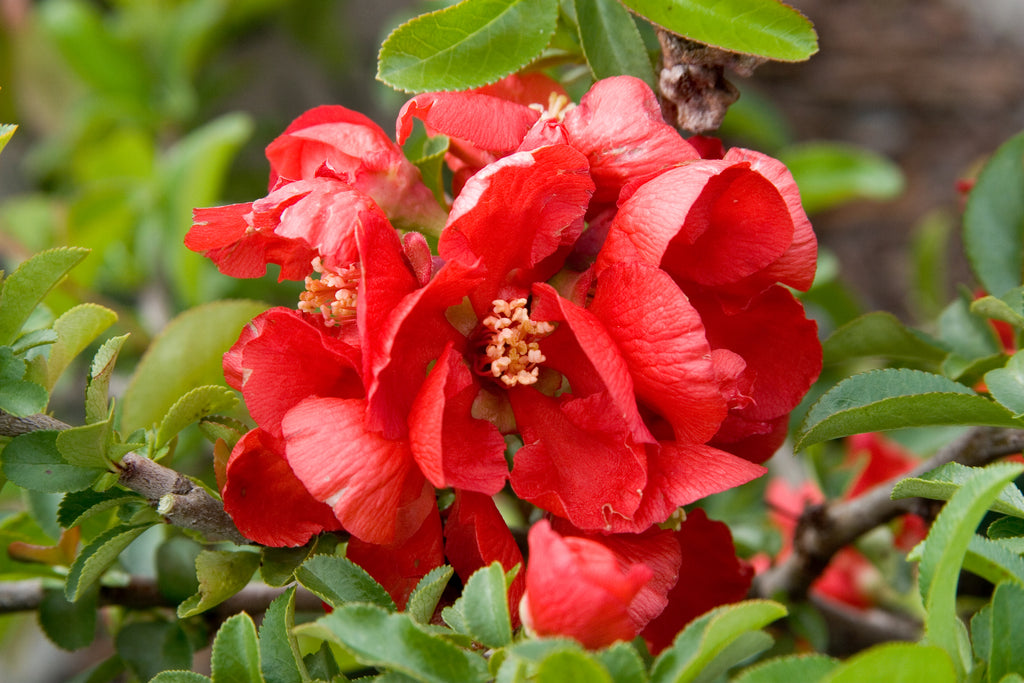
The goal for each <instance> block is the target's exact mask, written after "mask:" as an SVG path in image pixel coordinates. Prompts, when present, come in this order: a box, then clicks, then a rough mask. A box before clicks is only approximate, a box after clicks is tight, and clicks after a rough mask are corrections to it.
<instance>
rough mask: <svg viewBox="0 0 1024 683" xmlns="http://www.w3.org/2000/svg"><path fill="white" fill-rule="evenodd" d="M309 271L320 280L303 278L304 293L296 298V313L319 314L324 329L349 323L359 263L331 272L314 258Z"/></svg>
mask: <svg viewBox="0 0 1024 683" xmlns="http://www.w3.org/2000/svg"><path fill="white" fill-rule="evenodd" d="M313 272H315V273H317V274H318V275H319V276H320V277H319V278H314V277H313V276H312V275H309V276H307V277H306V291H305V292H303V293H302V294H300V295H299V310H300V311H302V312H303V313H320V314H321V315H323V317H324V322H326V323H327V325H328V326H332V325H339V324H341V323H343V322H346V321H349V320H353V319H354V318H355V315H356V288H357V287H358V285H359V277H360V275H361V268H360V267H359V264H358V263H353V264H352V265H349V266H346V267H344V268H341V269H340V270H331V269H329V268H327V267H325V266H324V264H323V263H322V262H321V261H320V257H319V256H317V257H316V258H315V259H313Z"/></svg>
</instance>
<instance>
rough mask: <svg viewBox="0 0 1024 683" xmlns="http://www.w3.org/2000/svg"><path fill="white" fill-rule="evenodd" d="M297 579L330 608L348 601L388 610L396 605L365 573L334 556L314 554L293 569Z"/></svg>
mask: <svg viewBox="0 0 1024 683" xmlns="http://www.w3.org/2000/svg"><path fill="white" fill-rule="evenodd" d="M295 578H296V580H297V581H298V582H299V583H300V584H302V585H303V586H304V587H305V588H306V589H307V590H308V591H309V592H310V593H313V594H314V595H316V596H317V597H318V598H320V599H321V600H323V601H324V602H326V603H327V604H328V605H330V606H331V607H335V608H338V607H341V606H342V605H344V604H345V603H348V602H368V603H372V604H375V605H379V606H381V607H383V608H385V609H388V610H394V609H395V602H394V600H392V599H391V596H390V595H388V592H387V591H386V590H384V588H383V586H381V585H380V584H379V583H377V582H376V581H375V580H374V579H373V577H372V576H370V575H369V574H367V573H366V570H365V569H363V568H362V567H360V566H359V565H357V564H356V563H355V562H352V561H351V560H349V559H347V558H344V557H337V556H335V555H314V556H313V557H311V558H309V559H308V560H306V561H305V562H303V563H302V566H301V567H299V568H298V569H297V570H295Z"/></svg>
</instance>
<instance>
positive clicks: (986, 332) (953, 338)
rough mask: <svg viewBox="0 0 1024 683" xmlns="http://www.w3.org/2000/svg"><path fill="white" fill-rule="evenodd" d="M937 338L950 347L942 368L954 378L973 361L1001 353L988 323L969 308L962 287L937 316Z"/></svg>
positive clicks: (969, 301)
mask: <svg viewBox="0 0 1024 683" xmlns="http://www.w3.org/2000/svg"><path fill="white" fill-rule="evenodd" d="M939 338H940V339H941V340H942V342H943V343H945V344H946V345H947V346H949V348H950V349H951V350H952V353H951V354H950V357H949V358H947V359H946V362H945V363H944V364H943V372H944V373H945V374H947V375H949V376H950V377H952V378H954V379H959V378H960V375H961V374H963V373H964V371H965V369H966V368H968V367H969V366H970V365H971V364H972V363H974V362H976V361H978V360H979V359H985V358H990V357H992V356H998V355H1001V353H1002V350H1003V349H1002V345H1001V344H1000V343H999V337H998V336H996V331H995V329H994V328H993V327H992V325H991V323H990V322H989V321H988V320H986V319H985V318H982V317H981V316H979V315H975V314H974V313H972V312H971V295H970V293H969V292H965V291H962V292H960V294H959V296H957V298H956V299H954V300H953V302H952V303H951V304H949V305H948V306H947V307H946V308H945V309H944V310H943V311H942V314H941V315H940V316H939ZM999 365H1003V363H1002V362H1000V363H999Z"/></svg>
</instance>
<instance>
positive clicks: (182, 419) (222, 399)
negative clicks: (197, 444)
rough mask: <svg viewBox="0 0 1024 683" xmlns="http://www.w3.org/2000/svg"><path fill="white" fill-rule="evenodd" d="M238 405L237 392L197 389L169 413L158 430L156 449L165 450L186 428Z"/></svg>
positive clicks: (203, 387) (213, 387)
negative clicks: (208, 416) (201, 419)
mask: <svg viewBox="0 0 1024 683" xmlns="http://www.w3.org/2000/svg"><path fill="white" fill-rule="evenodd" d="M237 403H238V398H237V397H236V396H235V392H234V391H232V390H231V389H228V388H226V387H220V386H213V385H208V386H202V387H196V388H195V389H193V390H192V391H190V392H188V393H187V394H185V395H184V396H182V397H181V398H179V399H178V400H177V401H176V402H175V403H174V405H173V406H171V409H170V410H169V411H167V414H166V415H165V416H164V419H163V420H162V421H161V422H160V428H159V429H158V430H157V434H156V442H155V443H154V445H153V447H154V448H155V449H159V448H163V447H164V446H165V445H167V444H168V443H169V442H170V440H171V439H172V438H174V436H175V435H176V434H177V433H178V432H180V431H181V430H182V429H184V428H185V427H187V426H189V425H190V424H192V423H193V422H196V421H197V420H199V419H200V418H203V417H206V416H207V415H212V414H213V413H218V412H220V411H224V410H230V409H231V408H233V407H234V406H235V404H237Z"/></svg>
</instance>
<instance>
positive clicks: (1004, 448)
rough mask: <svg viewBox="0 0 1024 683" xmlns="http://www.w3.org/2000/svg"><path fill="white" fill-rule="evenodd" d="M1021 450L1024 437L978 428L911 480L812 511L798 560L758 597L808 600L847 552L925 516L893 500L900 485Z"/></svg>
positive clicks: (763, 583) (765, 580) (780, 569)
mask: <svg viewBox="0 0 1024 683" xmlns="http://www.w3.org/2000/svg"><path fill="white" fill-rule="evenodd" d="M1021 450H1024V431H1022V430H1018V429H1007V428H1002V427H975V428H973V429H971V430H970V431H969V432H967V433H966V434H964V435H963V436H962V437H960V438H959V439H957V440H956V441H954V442H952V443H951V444H949V445H947V446H946V447H944V448H942V449H941V450H940V451H939V452H938V453H936V454H935V455H934V456H932V457H931V458H929V459H928V460H926V461H924V462H923V463H921V464H920V465H918V466H917V467H915V468H914V469H913V470H911V471H910V472H908V473H907V474H905V475H903V476H900V477H896V478H894V479H891V480H889V481H887V482H884V483H882V484H879V485H878V486H876V487H874V488H873V489H871V490H870V491H868V492H867V493H865V494H864V495H862V496H859V497H857V498H854V499H853V500H847V501H832V502H829V503H825V504H824V505H815V506H811V507H808V508H807V509H805V510H804V512H803V514H802V515H801V516H800V521H799V522H798V523H797V527H796V532H795V534H794V538H793V554H792V555H790V556H789V557H788V558H786V559H785V560H784V561H783V562H782V563H780V564H779V565H778V566H776V567H773V568H772V569H769V570H768V571H766V572H764V573H763V574H761V575H760V576H758V577H757V578H756V579H755V580H754V587H753V591H754V593H756V594H757V595H760V596H762V597H766V598H771V597H778V596H784V597H788V598H789V599H796V600H799V599H802V598H804V597H806V595H807V591H808V589H809V588H810V586H811V584H812V583H813V582H814V580H815V579H816V578H818V576H820V575H821V573H822V571H824V569H825V567H826V566H827V565H828V563H829V561H830V560H831V559H832V556H833V555H835V553H836V552H838V551H839V550H840V549H841V548H843V547H844V546H847V545H849V544H851V543H853V542H854V541H855V540H857V539H858V538H859V537H860V536H862V535H863V534H865V533H867V532H868V531H871V530H872V529H874V528H875V527H877V526H880V525H882V524H885V523H886V522H888V521H889V520H891V519H894V518H896V517H898V516H900V515H902V514H906V513H908V512H915V511H917V510H919V509H920V506H921V502H922V500H921V499H920V498H905V499H901V500H892V489H893V486H895V485H896V482H898V481H899V480H901V479H905V478H907V477H919V476H921V475H922V474H925V473H926V472H930V471H931V470H933V469H935V468H936V467H939V466H940V465H945V464H946V463H948V462H959V463H961V464H963V465H968V466H971V467H982V466H984V465H987V464H989V463H991V462H994V461H996V460H998V459H999V458H1002V457H1005V456H1007V455H1012V454H1014V453H1019V452H1021Z"/></svg>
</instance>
